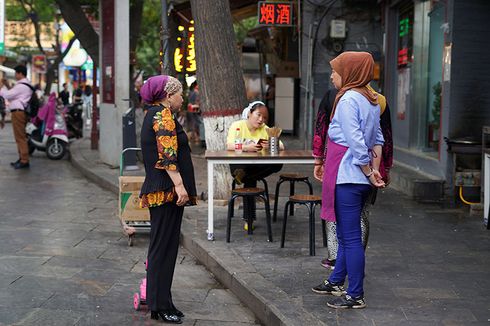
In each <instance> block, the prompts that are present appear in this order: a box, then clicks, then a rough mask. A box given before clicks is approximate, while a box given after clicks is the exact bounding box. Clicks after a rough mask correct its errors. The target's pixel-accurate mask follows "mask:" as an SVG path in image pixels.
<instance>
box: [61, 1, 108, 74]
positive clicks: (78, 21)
mask: <svg viewBox="0 0 490 326" xmlns="http://www.w3.org/2000/svg"><path fill="white" fill-rule="evenodd" d="M56 3H57V4H58V6H59V7H60V11H61V15H62V16H63V19H64V20H65V21H66V23H67V24H68V26H70V28H71V30H72V31H73V33H75V36H76V38H77V39H78V40H79V41H80V44H81V45H82V47H83V48H84V49H85V51H87V53H88V54H89V55H90V57H91V58H92V60H93V61H94V63H95V65H97V66H99V35H97V33H96V32H95V30H94V28H93V27H92V25H91V24H90V22H89V21H88V19H87V17H86V16H85V14H84V13H83V10H82V7H81V6H80V2H79V1H78V0H56Z"/></svg>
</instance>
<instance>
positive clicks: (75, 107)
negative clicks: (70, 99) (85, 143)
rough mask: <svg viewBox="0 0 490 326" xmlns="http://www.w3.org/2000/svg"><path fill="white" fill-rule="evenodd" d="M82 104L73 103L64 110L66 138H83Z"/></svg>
mask: <svg viewBox="0 0 490 326" xmlns="http://www.w3.org/2000/svg"><path fill="white" fill-rule="evenodd" d="M82 115H83V102H75V103H73V104H71V105H67V106H66V108H65V117H66V127H67V130H68V138H70V139H72V138H77V139H78V138H82V137H83V116H82Z"/></svg>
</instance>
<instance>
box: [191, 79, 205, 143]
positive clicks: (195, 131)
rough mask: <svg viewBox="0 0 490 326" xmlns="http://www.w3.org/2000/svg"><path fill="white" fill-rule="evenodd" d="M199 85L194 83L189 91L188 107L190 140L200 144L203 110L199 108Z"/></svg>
mask: <svg viewBox="0 0 490 326" xmlns="http://www.w3.org/2000/svg"><path fill="white" fill-rule="evenodd" d="M199 105H200V98H199V85H197V82H193V83H192V84H191V86H190V90H189V104H188V105H187V128H188V132H189V138H190V140H191V141H193V142H194V143H199V142H200V141H201V138H202V139H203V138H204V137H202V136H204V135H202V136H201V133H200V131H201V129H202V128H201V124H202V119H201V110H200V108H199Z"/></svg>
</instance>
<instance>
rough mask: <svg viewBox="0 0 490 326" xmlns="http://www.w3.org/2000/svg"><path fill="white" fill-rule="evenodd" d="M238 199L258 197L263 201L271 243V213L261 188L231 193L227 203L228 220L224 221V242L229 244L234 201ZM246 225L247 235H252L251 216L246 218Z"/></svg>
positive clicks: (241, 189) (242, 189)
mask: <svg viewBox="0 0 490 326" xmlns="http://www.w3.org/2000/svg"><path fill="white" fill-rule="evenodd" d="M238 197H244V200H245V198H246V197H253V198H254V200H255V197H260V198H262V199H263V200H264V203H265V217H266V223H267V236H268V238H269V239H268V240H269V242H272V226H271V213H270V207H269V198H268V197H267V195H266V192H265V190H264V189H262V188H239V189H235V190H232V191H231V198H230V200H229V201H228V218H227V221H226V242H230V233H231V218H232V217H233V214H232V213H233V205H234V204H235V199H236V198H238ZM247 223H248V234H253V217H252V216H251V215H248V216H247Z"/></svg>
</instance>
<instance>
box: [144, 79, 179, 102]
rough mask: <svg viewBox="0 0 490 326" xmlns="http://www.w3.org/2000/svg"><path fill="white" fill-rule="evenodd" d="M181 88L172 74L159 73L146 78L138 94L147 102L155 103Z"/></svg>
mask: <svg viewBox="0 0 490 326" xmlns="http://www.w3.org/2000/svg"><path fill="white" fill-rule="evenodd" d="M181 90H182V84H181V83H180V82H179V80H178V79H177V78H175V77H172V76H167V75H159V76H153V77H150V78H148V80H147V81H146V82H145V83H144V84H143V86H142V87H141V89H140V95H141V98H142V99H143V101H145V103H147V104H151V103H155V102H157V101H159V100H161V99H164V98H165V97H167V95H173V94H175V93H177V92H179V91H181Z"/></svg>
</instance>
